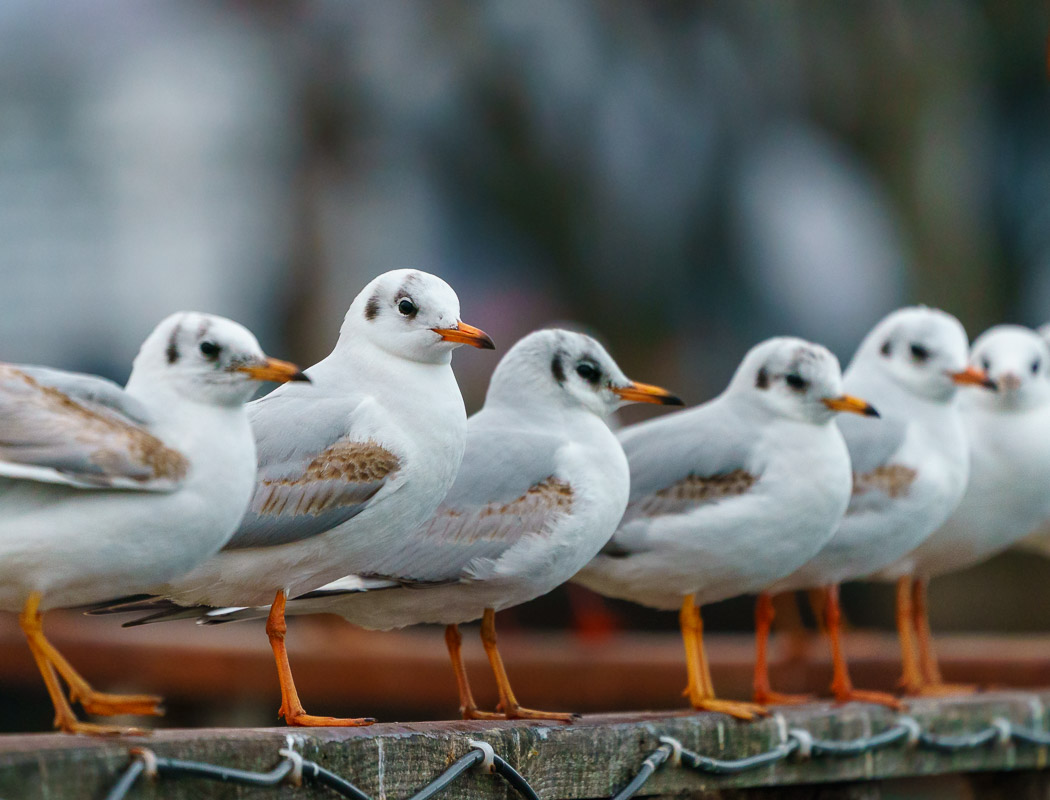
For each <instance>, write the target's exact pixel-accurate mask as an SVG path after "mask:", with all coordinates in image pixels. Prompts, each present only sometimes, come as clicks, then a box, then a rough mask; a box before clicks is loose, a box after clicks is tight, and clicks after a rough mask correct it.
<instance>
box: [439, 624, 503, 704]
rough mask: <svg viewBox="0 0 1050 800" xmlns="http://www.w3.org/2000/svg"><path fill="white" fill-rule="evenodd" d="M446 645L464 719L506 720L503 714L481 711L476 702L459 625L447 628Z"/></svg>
mask: <svg viewBox="0 0 1050 800" xmlns="http://www.w3.org/2000/svg"><path fill="white" fill-rule="evenodd" d="M445 644H446V645H447V646H448V657H449V658H450V659H451V660H452V671H453V672H455V673H456V688H457V689H458V690H459V713H460V714H462V715H463V719H506V717H505V716H504V715H503V714H499V713H496V712H493V711H480V710H478V704H477V703H476V702H474V694H473V693H472V692H471V691H470V681H469V680H468V679H467V668H466V667H465V666H464V664H463V637H462V636H461V635H460V632H459V626H458V625H448V626H446V627H445Z"/></svg>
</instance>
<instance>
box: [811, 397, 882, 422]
mask: <svg viewBox="0 0 1050 800" xmlns="http://www.w3.org/2000/svg"><path fill="white" fill-rule="evenodd" d="M821 402H822V403H824V405H826V406H827V407H828V408H830V409H831V410H832V411H845V412H846V413H848V414H860V415H861V416H862V417H878V416H879V412H878V411H876V410H875V406H873V405H872V404H871V403H869V402H868V401H867V400H861V399H860V398H859V397H854V396H853V395H851V394H843V395H839V396H838V397H825V398H823V400H821Z"/></svg>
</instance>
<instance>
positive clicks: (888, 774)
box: [0, 693, 1050, 800]
mask: <svg viewBox="0 0 1050 800" xmlns="http://www.w3.org/2000/svg"><path fill="white" fill-rule="evenodd" d="M1047 700H1050V693H1048V694H1045V695H1039V694H1028V693H995V694H985V695H981V696H978V697H974V698H966V699H958V700H956V699H953V700H939V701H933V700H922V701H916V702H915V703H914V704H913V706H912V709H911V713H912V714H913V715H914V716H915V717H916V718H917V719H918V720H919V721H920V723H921V724H922V725H923V727H924V728H927V729H931V730H933V731H935V732H937V733H941V734H948V733H963V732H970V731H975V730H979V729H981V728H983V727H985V726H986V725H987V724H988V723H989V722H990V721H991V720H993V719H995V718H996V717H1005V718H1007V719H1009V720H1011V721H1012V722H1014V723H1016V724H1018V725H1024V726H1029V727H1032V726H1042V725H1043V704H1044V702H1045V701H1047ZM784 716H785V718H786V719H787V721H788V724H789V725H790V726H799V727H804V728H806V729H807V730H809V731H810V732H811V733H812V734H813V735H815V736H817V737H821V738H829V739H849V738H855V737H858V736H864V735H869V734H871V733H872V732H875V731H879V730H882V729H884V728H886V727H887V726H889V725H891V724H892V722H893V719H894V715H893V714H892V713H891V712H889V711H887V710H885V709H882V708H878V707H873V706H865V705H858V704H851V705H848V706H844V707H841V708H834V707H830V706H827V705H814V706H809V707H804V708H798V709H791V710H785V712H784ZM290 732H292V733H294V734H295V735H296V736H297V738H298V741H299V749H300V751H301V752H302V753H303V754H304V755H306V756H307V757H308V758H311V759H314V760H316V761H317V762H319V763H320V764H322V765H323V766H325V767H327V768H328V769H331V770H333V771H335V772H336V773H338V774H340V775H343V776H345V777H347V778H348V779H350V780H352V781H353V782H354V783H356V784H357V785H358V786H359V787H360V788H361V789H363V790H364V791H366V792H368V793H369V794H371V795H372V796H373V797H375V798H377V799H378V798H402V797H407V796H408V795H410V794H411V793H412V792H413V791H415V790H417V789H419V788H420V787H421V786H423V785H424V784H426V783H428V782H429V781H430V780H431V779H433V778H434V777H435V776H437V775H438V774H439V773H440V772H441V771H442V770H443V769H445V768H446V767H447V766H448V765H449V764H451V763H452V761H454V760H455V759H456V758H458V757H459V756H461V755H463V754H464V753H466V752H467V751H468V750H469V745H468V744H467V740H468V739H470V738H477V739H484V740H485V741H488V742H489V743H491V744H492V746H493V747H494V748H495V750H496V752H497V753H499V754H501V755H502V756H503V757H504V758H506V759H507V760H508V761H509V762H510V763H511V764H512V765H514V766H515V767H516V768H517V769H519V771H521V772H522V774H523V775H524V776H525V777H526V778H527V779H528V780H529V781H530V782H531V783H532V785H533V786H534V787H535V788H536V790H537V791H538V792H539V793H540V795H541V796H542V797H544V798H565V799H566V800H569V799H570V798H571V799H572V800H583V799H584V798H601V797H608V796H610V795H611V794H612V793H613V792H614V791H615V790H616V789H618V788H619V787H620V786H622V785H623V784H625V783H626V782H627V781H628V780H629V779H630V778H631V777H632V776H633V774H634V773H635V771H636V770H637V769H638V767H639V765H640V764H641V762H642V760H643V759H644V758H645V756H646V755H648V754H649V753H650V752H651V751H652V750H653V749H654V748H655V747H656V746H657V743H658V742H657V739H658V737H659V736H660V735H662V734H667V735H671V736H675V737H677V738H678V739H680V740H681V741H682V743H683V744H684V745H685V746H686V747H688V748H690V749H693V750H695V751H697V752H699V753H703V754H705V755H711V756H716V757H721V758H736V757H740V756H743V755H746V754H750V753H758V752H762V751H764V750H766V749H768V748H769V747H770V746H771V745H772V744H773V743H774V742H776V741H777V740H778V736H779V734H778V727H777V724H776V723H775V722H774V721H773V720H763V721H760V722H757V723H741V722H737V721H733V720H729V719H727V718H725V717H722V716H720V715H713V714H700V715H675V714H657V715H652V714H650V715H618V716H617V715H595V716H588V717H584V718H583V719H581V720H580V721H578V722H577V723H575V724H573V725H544V724H537V723H500V722H432V723H415V724H380V725H376V726H374V727H372V728H358V729H320V730H312V731H294V732H293V731H290V730H289V729H283V728H273V729H251V730H239V729H203V730H170V731H160V732H158V733H157V734H156V735H154V736H153V737H151V738H150V739H148V740H145V743H146V744H148V746H150V747H151V748H153V749H154V750H155V751H156V752H157V753H158V755H161V756H171V757H178V758H186V759H192V760H201V761H206V762H209V763H218V764H223V765H228V766H236V767H241V768H245V769H258V770H265V769H269V768H271V767H272V766H273V765H274V764H275V763H277V761H278V756H277V750H278V748H280V747H282V746H284V745H285V737H286V735H287V734H288V733H290ZM138 743H143V742H142V741H135V742H132V741H131V740H94V739H87V738H81V737H67V736H60V735H52V734H35V735H24V736H17V735H16V736H3V737H0V797H3V798H6V799H7V800H15V799H16V798H25V799H26V800H37V798H55V797H62V798H81V797H83V798H93V797H98V796H99V795H100V794H101V793H102V792H104V790H105V789H106V788H107V787H109V786H110V785H111V784H112V782H113V781H114V780H115V778H116V776H117V775H118V774H119V772H120V770H121V769H122V768H123V767H124V766H125V765H126V763H127V749H128V747H129V746H130V745H131V744H138ZM1046 760H1047V753H1046V750H1045V748H1034V747H1026V746H1023V745H1013V744H1011V745H1008V746H1005V747H1004V746H1001V745H990V746H988V747H984V748H980V749H975V750H969V751H966V752H961V753H956V754H943V753H937V752H934V751H930V750H923V749H910V748H908V747H906V746H904V745H895V746H892V747H888V748H886V749H884V750H881V751H879V752H877V753H873V754H870V755H867V756H864V757H855V758H814V759H812V760H809V761H799V760H796V759H792V760H789V761H787V762H782V763H780V764H777V765H774V766H772V767H764V768H762V769H758V770H755V771H752V772H748V773H743V774H740V775H728V776H711V775H701V774H698V773H696V772H693V771H689V770H686V769H680V768H679V769H676V768H673V767H671V766H670V765H668V766H666V767H665V768H663V769H662V770H660V771H659V772H658V773H657V774H656V775H654V776H653V778H652V779H651V780H650V782H649V784H648V785H647V786H646V789H645V792H644V793H643V795H644V796H649V797H671V796H681V794H682V793H690V792H692V793H704V792H717V791H720V790H727V791H728V790H731V789H745V788H749V787H762V786H767V787H768V786H798V787H802V786H804V785H808V784H828V783H835V784H850V783H855V782H858V781H872V780H879V779H888V778H899V777H908V776H927V775H939V774H947V773H956V774H962V773H971V772H984V771H989V770H994V771H1013V770H1027V771H1031V770H1034V769H1040V768H1042V767H1043V766H1044V765H1045V764H1046ZM1029 780H1031V779H1029ZM868 786H869V788H870V786H871V784H868ZM840 788H841V789H842V791H846V789H847V787H840ZM799 791H801V789H800V790H799ZM850 791H853V790H850ZM856 791H857V792H860V793H859V794H848V793H847V794H841V793H840V794H838V795H829V796H837V797H877V796H878V795H877V794H874V795H873V794H871V793H870V791H869V793H868V794H864V791H868V789H864V791H861V789H857V790H856ZM284 796H291V793H290V791H289V790H287V789H282V790H280V791H274V790H272V789H268V790H247V789H241V788H237V787H232V786H227V785H222V784H216V783H204V782H201V781H197V780H193V779H179V780H164V781H162V782H161V784H160V785H158V786H148V785H145V784H144V785H143V786H141V787H138V788H136V790H135V794H134V797H164V798H173V799H175V800H177V799H178V798H191V797H192V798H199V797H207V798H227V797H284ZM296 796H299V797H302V796H308V795H306V793H305V792H303V791H300V792H299V793H297V794H296ZM316 796H318V797H323V796H326V795H325V793H324V792H322V791H321V790H316ZM512 796H513V795H512V794H510V793H509V792H508V790H507V789H506V787H505V786H504V785H503V783H502V781H501V780H500V779H499V778H498V777H495V776H490V775H485V774H480V773H477V772H472V773H470V774H469V775H467V776H465V777H464V779H462V780H461V781H459V782H457V783H456V784H454V786H453V787H452V788H451V789H450V790H449V791H448V792H447V793H446V794H445V795H444V797H447V798H449V800H457V799H458V798H482V799H484V798H493V800H498V799H502V798H509V797H512ZM701 796H702V794H701ZM726 796H731V795H726ZM800 796H805V795H800ZM815 796H824V795H823V793H819V794H818V795H815Z"/></svg>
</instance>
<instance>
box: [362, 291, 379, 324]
mask: <svg viewBox="0 0 1050 800" xmlns="http://www.w3.org/2000/svg"><path fill="white" fill-rule="evenodd" d="M378 316H379V295H378V294H374V295H372V296H371V297H369V298H368V302H367V303H365V319H367V320H368V321H369V322H371V321H372V320H374V319H375V318H376V317H378Z"/></svg>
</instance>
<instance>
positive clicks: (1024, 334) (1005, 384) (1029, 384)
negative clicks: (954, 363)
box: [969, 325, 1050, 411]
mask: <svg viewBox="0 0 1050 800" xmlns="http://www.w3.org/2000/svg"><path fill="white" fill-rule="evenodd" d="M970 364H971V365H972V366H973V367H975V368H976V369H979V370H981V371H982V372H984V373H985V374H986V375H987V376H988V377H989V379H991V381H992V382H993V383H994V384H995V387H996V388H995V391H994V392H980V393H976V396H974V397H971V398H969V399H971V400H976V401H977V402H980V403H982V404H983V405H985V406H986V407H991V408H998V409H1001V410H1003V411H1008V410H1021V409H1029V408H1035V407H1038V406H1042V405H1045V404H1046V403H1047V402H1050V377H1048V372H1047V370H1048V368H1050V346H1048V345H1047V343H1046V341H1045V340H1044V339H1043V338H1042V337H1041V336H1040V335H1039V334H1038V333H1036V332H1035V331H1033V330H1030V329H1029V328H1025V327H1022V326H1020V325H996V326H995V327H994V328H989V329H988V330H986V331H985V332H984V333H982V334H981V335H980V336H978V337H977V339H976V341H974V343H973V347H972V348H971V350H970Z"/></svg>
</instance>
